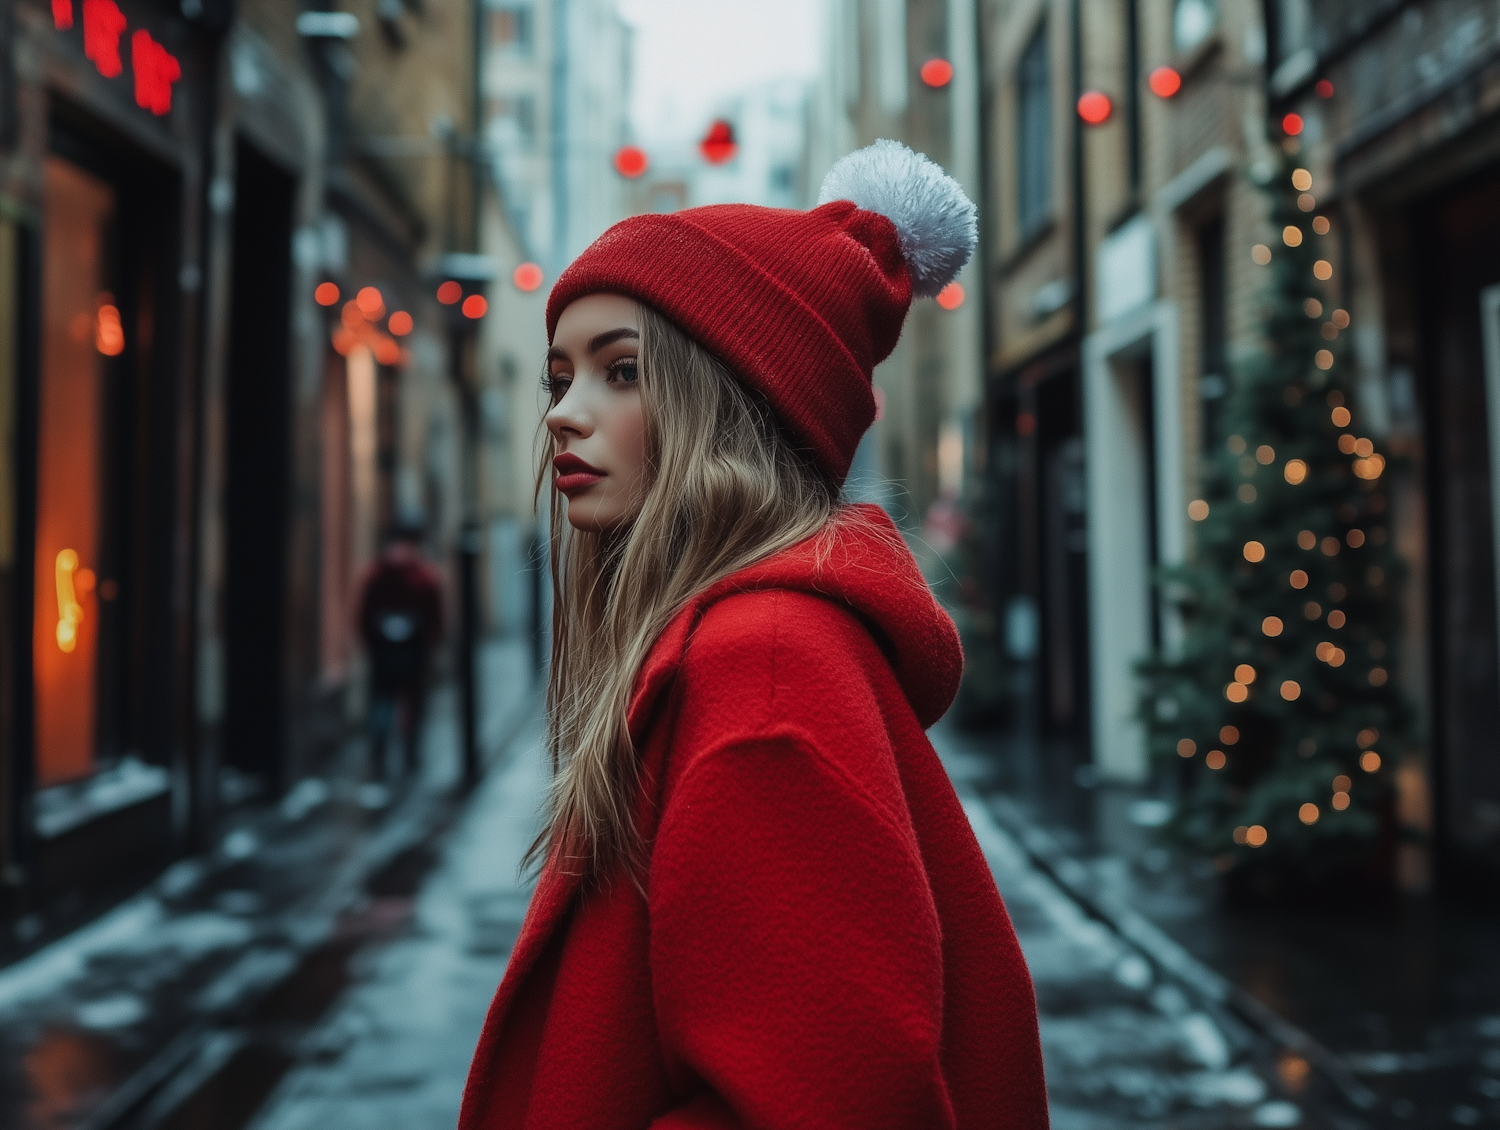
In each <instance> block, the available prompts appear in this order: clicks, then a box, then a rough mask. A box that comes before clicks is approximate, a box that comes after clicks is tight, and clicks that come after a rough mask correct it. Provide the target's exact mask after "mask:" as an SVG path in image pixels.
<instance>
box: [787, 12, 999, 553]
mask: <svg viewBox="0 0 1500 1130" xmlns="http://www.w3.org/2000/svg"><path fill="white" fill-rule="evenodd" d="M825 21H826V22H825V29H824V45H825V50H826V53H827V54H826V60H825V64H824V66H823V68H822V70H821V73H820V75H819V79H818V82H817V84H816V85H815V87H814V89H813V91H812V94H811V97H810V99H809V113H808V141H807V150H808V160H807V172H806V178H805V185H806V189H805V196H804V202H805V205H809V206H810V205H811V204H813V203H814V202H815V197H816V195H817V191H818V187H819V185H820V184H821V183H822V179H823V176H824V174H825V173H826V172H827V171H828V169H829V167H830V166H832V164H833V163H834V161H836V160H838V158H839V157H841V156H843V155H844V154H845V153H848V152H850V151H852V150H854V149H858V148H860V147H862V146H865V145H868V144H870V143H871V142H873V141H875V140H876V139H877V138H882V137H887V138H893V139H896V140H899V141H902V142H905V143H906V144H907V145H909V146H911V147H912V148H913V149H915V150H917V151H919V152H921V153H925V154H926V155H927V156H928V157H930V158H932V159H933V160H934V161H936V162H937V163H938V164H939V165H942V166H943V167H944V168H945V169H946V170H947V171H948V172H949V173H950V174H951V175H952V176H954V177H955V178H956V179H957V180H958V181H959V183H960V184H962V185H963V186H964V189H965V191H966V192H967V193H968V194H969V196H970V198H971V199H974V200H976V201H977V200H979V199H980V197H981V192H980V177H979V174H980V166H979V140H980V135H979V119H978V85H977V84H978V79H979V75H978V70H977V63H976V62H975V16H974V7H973V3H972V0H874V2H859V0H830V2H829V3H828V4H827V5H826V7H825ZM933 60H939V61H944V62H948V63H950V64H952V66H953V71H952V77H951V78H950V79H947V80H946V81H943V82H941V83H940V84H938V85H933V84H931V83H929V82H928V81H925V80H924V79H923V78H922V77H921V75H922V68H923V66H924V65H925V64H926V63H929V62H931V61H933ZM930 74H931V72H929V75H930ZM976 258H977V257H976ZM958 283H959V286H960V287H962V288H963V293H964V294H965V295H967V297H966V298H965V299H963V300H962V301H960V302H959V303H958V304H957V305H955V306H954V308H952V309H945V308H942V307H939V306H938V305H937V304H936V303H935V302H933V301H932V300H931V299H919V300H918V301H917V302H916V303H915V304H914V305H913V308H912V312H911V315H910V317H909V318H908V320H907V323H906V329H905V331H904V332H903V334H902V336H901V341H900V343H899V344H898V345H897V347H896V351H895V352H894V353H893V354H892V356H891V357H890V359H889V360H887V361H886V362H884V363H883V364H882V365H880V366H879V367H878V368H877V369H876V372H875V387H876V389H877V399H878V400H879V401H880V402H881V405H882V418H881V419H880V420H879V421H878V422H877V423H876V425H875V427H874V428H872V429H871V431H870V433H869V435H868V436H866V438H865V441H864V443H863V444H861V447H860V451H859V454H858V455H857V457H856V459H855V466H854V470H853V471H852V472H851V486H850V490H851V493H852V494H854V495H856V496H859V497H867V498H872V499H877V500H879V501H881V502H882V503H883V504H884V505H886V506H887V507H888V508H889V509H890V510H891V512H892V513H893V514H895V515H896V517H897V519H898V520H899V521H900V522H901V524H902V525H903V527H905V528H907V529H909V530H912V531H914V532H915V531H919V530H920V529H921V528H922V527H923V524H924V522H925V521H926V520H927V519H928V518H929V517H937V515H934V513H933V505H934V503H937V502H939V501H940V500H941V501H942V502H943V504H944V506H949V505H952V504H953V503H955V502H956V501H957V499H958V497H959V495H960V493H961V491H962V490H963V489H964V485H965V482H966V468H969V467H971V466H972V463H973V460H974V458H975V456H976V454H977V453H978V452H979V450H980V447H979V444H978V438H977V437H978V435H979V433H978V432H977V431H976V425H977V424H978V423H980V421H979V419H978V417H977V415H976V411H977V409H978V407H979V403H980V393H981V388H982V375H983V374H982V355H981V351H980V349H981V333H980V331H981V323H982V301H981V295H982V292H983V278H982V272H981V269H980V266H979V264H978V262H974V263H971V264H970V265H969V266H968V267H967V268H965V270H964V272H963V273H962V274H961V275H960V276H959V279H958ZM955 293H956V292H955ZM914 544H915V547H916V548H917V549H918V551H919V553H920V554H922V555H924V556H927V557H929V558H930V557H932V556H933V553H932V552H931V551H930V549H931V546H932V539H925V538H924V539H919V540H918V541H916V542H915V543H914Z"/></svg>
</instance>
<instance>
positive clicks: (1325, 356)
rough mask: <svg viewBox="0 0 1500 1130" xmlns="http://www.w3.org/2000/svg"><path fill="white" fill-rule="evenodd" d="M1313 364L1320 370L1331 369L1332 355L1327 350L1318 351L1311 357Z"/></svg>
mask: <svg viewBox="0 0 1500 1130" xmlns="http://www.w3.org/2000/svg"><path fill="white" fill-rule="evenodd" d="M1313 364H1314V365H1316V366H1317V367H1318V368H1320V369H1331V368H1333V354H1332V353H1331V352H1330V351H1329V350H1327V349H1320V350H1318V352H1317V353H1316V354H1315V355H1314V357H1313Z"/></svg>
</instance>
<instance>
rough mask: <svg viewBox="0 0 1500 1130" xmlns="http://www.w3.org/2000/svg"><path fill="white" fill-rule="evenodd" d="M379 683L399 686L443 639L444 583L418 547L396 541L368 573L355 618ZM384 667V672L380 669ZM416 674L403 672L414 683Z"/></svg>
mask: <svg viewBox="0 0 1500 1130" xmlns="http://www.w3.org/2000/svg"><path fill="white" fill-rule="evenodd" d="M355 619H356V623H357V625H358V627H359V634H360V639H361V641H362V642H363V643H364V645H365V648H366V650H368V652H369V653H370V659H371V663H372V666H373V668H374V675H375V678H376V681H377V682H383V681H384V682H401V681H402V675H403V669H404V668H405V667H407V666H410V665H412V664H415V665H416V666H417V667H418V668H419V667H420V666H421V665H423V664H425V662H426V660H427V657H428V656H429V655H430V653H431V652H432V649H433V648H435V647H436V646H437V645H438V644H439V643H440V642H441V641H442V638H443V580H442V577H441V576H440V575H439V574H438V571H437V570H436V569H434V568H433V567H432V566H431V565H429V564H428V563H427V561H426V560H425V559H424V558H423V557H422V554H421V551H420V550H418V549H417V547H416V546H414V545H411V544H409V543H407V542H399V541H398V542H395V543H394V544H392V545H390V546H388V547H386V549H385V550H384V551H383V552H382V553H381V554H380V556H379V557H377V558H375V560H374V561H372V562H371V563H370V565H369V567H368V568H366V570H365V573H364V576H363V577H362V578H361V579H360V583H359V607H358V611H357V613H356V616H355ZM383 668H388V670H384V669H383ZM420 673H421V672H420V670H418V669H413V670H411V671H405V672H404V675H405V677H406V678H408V679H409V678H414V677H416V676H418V675H419V674H420Z"/></svg>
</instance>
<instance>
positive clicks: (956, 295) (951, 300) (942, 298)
mask: <svg viewBox="0 0 1500 1130" xmlns="http://www.w3.org/2000/svg"><path fill="white" fill-rule="evenodd" d="M937 304H938V305H939V306H941V307H942V308H943V309H944V310H957V309H958V308H959V307H960V306H962V305H963V304H964V288H963V287H962V286H960V285H959V284H958V283H956V282H951V283H949V284H948V285H947V286H945V287H943V289H942V290H940V291H938V295H937Z"/></svg>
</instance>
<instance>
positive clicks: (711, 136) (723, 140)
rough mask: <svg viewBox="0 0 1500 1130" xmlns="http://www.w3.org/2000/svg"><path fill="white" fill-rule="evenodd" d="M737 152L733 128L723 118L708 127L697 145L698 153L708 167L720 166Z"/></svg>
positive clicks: (737, 145) (737, 147)
mask: <svg viewBox="0 0 1500 1130" xmlns="http://www.w3.org/2000/svg"><path fill="white" fill-rule="evenodd" d="M738 150H739V144H738V143H737V142H736V141H735V139H734V127H733V126H732V125H730V124H729V123H728V122H726V121H725V120H724V119H723V118H719V119H718V120H716V121H715V122H714V123H713V125H711V126H709V127H708V133H706V134H704V135H703V140H702V141H700V142H699V143H698V152H699V153H701V154H703V159H704V160H705V161H707V162H708V163H709V164H710V165H722V164H723V163H724V162H725V161H728V160H729V159H730V158H732V157H733V156H734V155H735V153H736V152H738Z"/></svg>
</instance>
